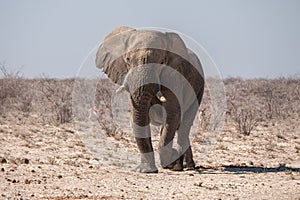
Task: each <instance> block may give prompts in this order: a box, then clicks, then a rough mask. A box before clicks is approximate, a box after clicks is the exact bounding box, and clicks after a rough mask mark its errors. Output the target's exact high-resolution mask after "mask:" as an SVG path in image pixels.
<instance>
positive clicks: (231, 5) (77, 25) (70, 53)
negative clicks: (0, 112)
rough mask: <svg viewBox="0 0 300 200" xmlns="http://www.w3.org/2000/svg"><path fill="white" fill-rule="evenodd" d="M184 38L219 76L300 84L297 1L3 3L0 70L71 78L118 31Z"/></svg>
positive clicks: (299, 12)
mask: <svg viewBox="0 0 300 200" xmlns="http://www.w3.org/2000/svg"><path fill="white" fill-rule="evenodd" d="M124 25H125V26H130V27H133V28H139V27H162V28H168V29H173V30H176V31H179V32H182V33H184V34H186V35H188V36H190V37H192V38H193V39H194V40H196V41H197V42H198V43H199V44H201V45H202V46H203V47H204V48H205V49H206V51H207V52H208V53H209V54H210V56H211V58H212V59H213V60H214V62H215V63H216V64H217V66H218V68H219V70H220V72H221V74H222V76H223V77H224V78H227V77H237V76H238V77H243V78H254V77H263V78H274V77H279V76H285V77H290V76H295V75H296V76H297V77H299V76H300V1H299V0H263V1H262V0H248V1H241V0H226V1H225V0H224V1H223V0H207V1H199V0H194V1H188V0H185V1H176V0H151V1H143V0H128V1H125V0H119V1H117V0H108V1H100V0H88V1H87V0H43V1H41V0H26V1H24V0H19V1H17V0H0V30H1V31H0V63H1V64H5V65H6V67H7V68H8V69H9V70H12V71H13V70H20V71H21V72H22V73H23V75H24V77H28V78H33V77H41V75H42V74H43V73H45V74H47V75H48V76H50V77H56V78H69V77H74V76H76V73H77V71H78V69H79V67H80V65H81V63H82V62H83V60H84V59H85V57H86V56H87V55H88V53H89V52H90V51H91V50H92V49H93V48H94V47H96V46H97V45H99V44H100V43H101V41H102V40H103V38H104V37H105V35H107V34H108V33H109V32H110V31H111V30H112V29H114V28H116V27H118V26H124Z"/></svg>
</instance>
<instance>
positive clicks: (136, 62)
mask: <svg viewBox="0 0 300 200" xmlns="http://www.w3.org/2000/svg"><path fill="white" fill-rule="evenodd" d="M96 65H97V67H98V68H101V69H103V71H104V72H105V73H106V74H107V75H108V77H109V78H110V79H111V80H112V81H114V82H115V83H117V84H119V85H120V87H119V89H118V90H117V92H121V91H124V90H126V91H127V92H129V93H130V102H131V104H132V106H131V107H132V112H131V113H132V128H133V133H134V136H135V139H136V142H137V146H138V149H139V151H140V153H141V164H140V165H139V166H138V167H137V170H138V171H139V172H144V173H156V172H158V169H157V167H156V165H155V160H154V152H153V147H152V142H151V133H150V132H151V131H150V127H149V124H150V123H153V124H156V125H161V127H162V128H161V132H160V140H159V150H158V152H159V157H160V162H161V165H162V167H163V168H168V169H171V170H174V171H181V170H183V166H184V165H183V162H184V159H185V161H186V166H187V167H188V168H189V169H193V168H195V163H194V160H193V155H192V150H191V146H190V141H189V132H190V128H191V126H192V124H193V121H194V118H195V116H196V113H197V110H198V107H199V105H200V102H201V99H202V96H203V90H204V76H203V70H202V66H201V63H200V61H199V59H198V58H197V56H196V55H195V54H194V53H193V52H192V51H191V50H189V49H188V48H187V47H186V46H185V44H184V42H183V40H182V39H181V38H180V37H179V35H178V34H176V33H172V32H165V33H163V32H160V31H154V30H136V29H133V28H129V27H120V28H117V29H115V30H113V31H112V32H111V33H110V34H109V35H108V36H106V37H105V39H104V41H103V42H102V44H101V45H100V47H99V49H98V52H97V54H96ZM175 133H177V146H178V147H179V148H177V149H175V148H173V146H172V145H173V138H174V136H175Z"/></svg>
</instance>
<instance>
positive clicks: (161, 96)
mask: <svg viewBox="0 0 300 200" xmlns="http://www.w3.org/2000/svg"><path fill="white" fill-rule="evenodd" d="M156 97H157V98H158V100H159V101H160V102H162V103H164V102H166V101H167V99H166V97H164V95H163V94H162V93H161V91H158V92H157V94H156Z"/></svg>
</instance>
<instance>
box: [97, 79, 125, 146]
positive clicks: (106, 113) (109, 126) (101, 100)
mask: <svg viewBox="0 0 300 200" xmlns="http://www.w3.org/2000/svg"><path fill="white" fill-rule="evenodd" d="M114 88H115V86H114V84H113V83H112V82H111V81H110V80H108V79H100V80H99V82H98V84H97V89H96V99H95V108H94V113H95V115H96V118H97V121H98V123H99V126H100V128H101V129H102V130H103V131H104V133H105V134H106V135H107V136H109V137H114V138H115V139H117V140H119V139H124V137H123V136H124V135H125V134H126V133H125V132H124V131H122V130H121V129H120V128H118V125H117V124H115V122H114V120H113V114H112V109H111V99H112V94H113V91H114Z"/></svg>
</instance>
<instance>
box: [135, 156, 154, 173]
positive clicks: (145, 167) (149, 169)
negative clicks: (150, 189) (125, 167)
mask: <svg viewBox="0 0 300 200" xmlns="http://www.w3.org/2000/svg"><path fill="white" fill-rule="evenodd" d="M136 171H137V172H141V173H157V172H158V169H157V168H156V166H155V161H154V153H153V152H149V153H143V154H142V155H141V164H139V165H138V166H137V167H136Z"/></svg>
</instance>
